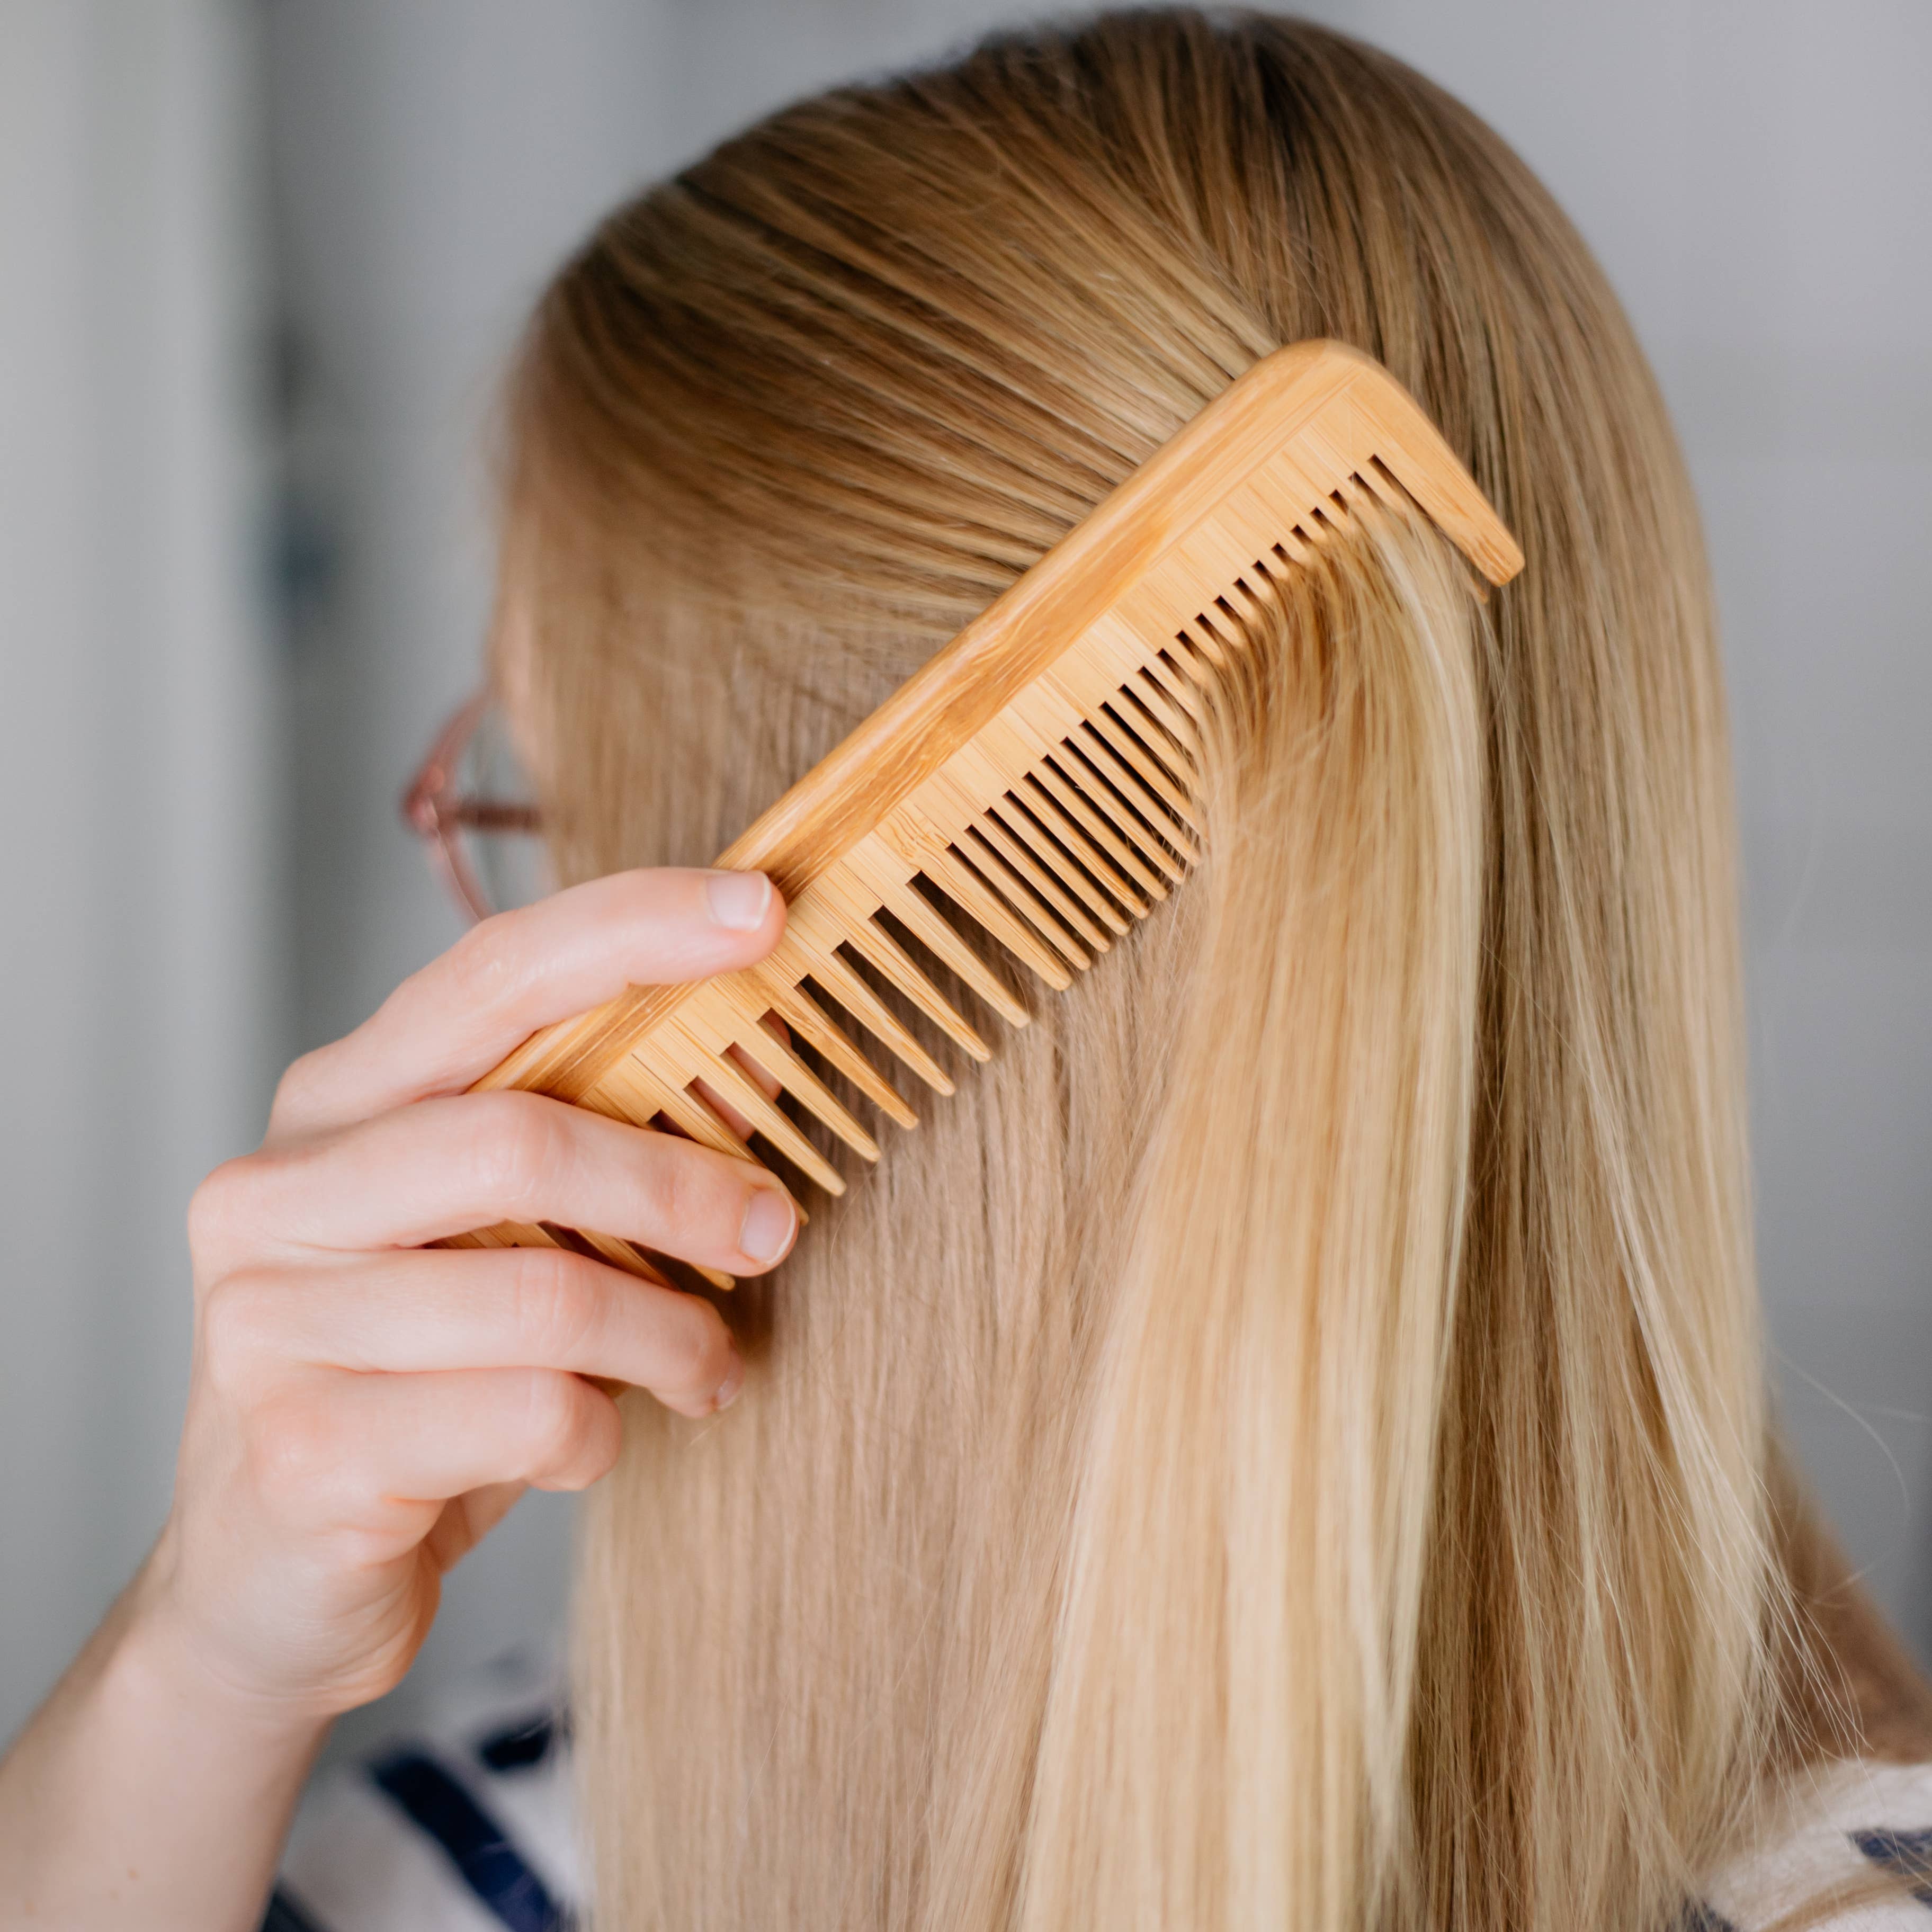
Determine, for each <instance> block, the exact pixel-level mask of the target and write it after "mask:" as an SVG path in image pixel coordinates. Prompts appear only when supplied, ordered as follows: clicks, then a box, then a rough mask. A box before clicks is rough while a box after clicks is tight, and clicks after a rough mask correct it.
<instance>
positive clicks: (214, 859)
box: [0, 0, 284, 1739]
mask: <svg viewBox="0 0 1932 1932" xmlns="http://www.w3.org/2000/svg"><path fill="white" fill-rule="evenodd" d="M253 65H254V55H253V49H252V37H251V20H250V17H249V16H248V13H247V11H246V10H245V7H242V6H239V5H234V4H231V0H0V838H4V840H5V851H6V855H7V864H6V874H5V878H6V883H5V892H4V894H0V1016H4V1021H0V1025H4V1028H5V1055H4V1060H5V1069H6V1074H5V1106H4V1107H0V1333H4V1334H5V1346H4V1347H0V1471H4V1472H5V1480H4V1481H0V1739H4V1738H5V1736H7V1734H8V1733H10V1732H11V1731H12V1730H13V1728H14V1727H15V1726H16V1725H17V1724H18V1723H19V1722H20V1720H21V1719H23V1718H24V1717H25V1716H26V1713H27V1711H28V1709H29V1708H30V1707H31V1705H32V1704H33V1703H34V1702H35V1701H36V1700H37V1699H38V1697H39V1696H40V1694H41V1692H42V1691H43V1690H44V1689H45V1688H46V1685H48V1683H49V1682H51V1681H52V1678H53V1677H54V1676H55V1675H56V1674H57V1673H58V1671H59V1670H60V1669H61V1668H62V1666H63V1665H64V1664H65V1663H66V1661H67V1660H68V1658H69V1657H70V1656H71V1655H72V1654H73V1652H74V1649H75V1648H76V1647H77V1645H78V1644H79V1643H80V1640H81V1639H82V1638H83V1637H84V1636H85V1635H86V1632H87V1631H88V1630H89V1628H91V1627H92V1625H93V1624H94V1622H95V1621H96V1620H97V1619H98V1618H99V1616H101V1613H102V1612H103V1611H104V1610H105V1609H106V1607H107V1604H109V1602H110V1601H111V1600H112V1598H113V1595H114V1594H115V1592H116V1591H117V1590H118V1589H119V1588H120V1586H121V1584H123V1583H124V1582H125V1581H126V1580H127V1577H129V1575H130V1574H131V1573H132V1571H133V1568H134V1567H135V1565H136V1563H137V1562H138V1561H139V1558H140V1556H141V1555H142V1552H143V1551H144V1550H145V1548H146V1547H147V1545H148V1543H149V1542H150V1541H151V1539H152V1538H153V1536H154V1532H155V1530H156V1529H157V1527H158V1526H159V1524H160V1520H161V1517H162V1516H163V1513H164V1511H165V1510H166V1505H167V1499H168V1494H169V1477H170V1474H171V1472H172V1467H173V1461H174V1443H175V1433H176V1430H178V1427H179V1409H180V1404H181V1395H182V1391H183V1390H184V1388H185V1386H186V1382H187V1349H188V1334H189V1296H188V1286H187V1270H186V1265H185V1259H184V1253H183V1249H182V1242H181V1212H182V1208H183V1205H184V1202H185V1201H186V1199H187V1194H188V1192H189V1190H190V1188H192V1187H193V1184H194V1183H195V1181H196V1180H197V1179H198V1178H199V1176H200V1175H202V1172H205V1170H206V1169H208V1168H209V1167H211V1166H213V1165H214V1163H215V1162H216V1161H217V1160H220V1159H221V1158H222V1157H224V1156H225V1155H227V1154H233V1153H236V1152H239V1151H241V1150H242V1148H245V1147H247V1146H248V1145H250V1144H251V1142H253V1141H254V1139H255V1138H256V1137H257V1136H258V1135H259V1134H260V1130H261V1119H262V1115H263V1107H264V1102H265V1098H266V1092H267V1090H268V1086H269V1082H270V1079H271V1078H272V1069H273V1066H274V1064H275V1061H276V1060H277V1059H278V1057H279V1055H280V1053H281V1028H280V1024H279V1019H278V1010H277V1008H278V986H280V984H281V981H282V980H283V978H284V960H283V959H282V956H281V951H280V939H279V933H280V929H281V919H280V912H279V906H278V888H277V885H276V881H275V871H276V870H277V867H278V859H279V853H278V849H277V845H278V822H279V820H280V816H281V813H280V804H279V799H280V793H279V790H278V787H277V786H276V785H275V783H274V782H273V781H272V765H273V762H274V754H275V740H276V737H277V735H278V730H279V720H278V716H277V714H276V710H275V683H276V677H275V664H274V661H273V656H272V649H271V646H270V643H269V637H268V627H267V625H266V622H264V617H265V610H264V605H263V599H262V598H260V596H259V595H257V589H258V584H259V575H260V573H259V571H258V569H257V562H258V557H259V551H260V544H259V541H258V539H259V533H260V526H261V524H262V522H263V513H264V510H265V507H266V506H265V502H264V490H263V480H264V479H263V471H262V469H261V466H260V463H259V461H258V460H257V455H256V453H255V452H256V451H257V441H258V440H257V434H256V430H257V416H258V412H257V410H256V408H255V406H254V405H255V392H256V391H257V387H258V386H257V381H256V377H257V373H258V372H257V356H256V354H255V350H256V348H257V320H258V317H259V315H260V305H259V296H260V287H259V276H258V263H259V259H260V239H261V235H262V233H263V229H262V226H261V224H260V222H259V221H258V220H257V213H258V209H257V206H256V205H255V203H254V197H253V194H252V191H251V184H252V182H253V181H254V178H255V177H256V172H257V171H256V169H255V168H254V164H253V160H252V155H253V148H254V142H253V134H252V115H253V113H254V104H255V103H254V92H255V91H254V84H253V83H254V71H253Z"/></svg>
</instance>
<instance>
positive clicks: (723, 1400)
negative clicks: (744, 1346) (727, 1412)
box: [711, 1355, 745, 1409]
mask: <svg viewBox="0 0 1932 1932" xmlns="http://www.w3.org/2000/svg"><path fill="white" fill-rule="evenodd" d="M744 1386H745V1364H744V1363H743V1361H742V1360H740V1359H739V1357H737V1356H736V1355H733V1357H732V1358H731V1366H730V1367H729V1368H728V1369H727V1370H725V1371H724V1380H723V1381H722V1382H720V1383H719V1384H718V1393H717V1394H715V1396H713V1397H712V1398H711V1406H712V1408H713V1409H729V1408H730V1406H731V1405H732V1404H733V1403H734V1402H736V1400H738V1395H739V1391H740V1390H742V1388H744Z"/></svg>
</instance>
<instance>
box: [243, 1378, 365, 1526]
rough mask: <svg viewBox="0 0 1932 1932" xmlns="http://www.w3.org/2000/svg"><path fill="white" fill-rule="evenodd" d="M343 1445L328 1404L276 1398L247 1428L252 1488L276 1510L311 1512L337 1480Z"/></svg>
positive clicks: (295, 1513) (302, 1515)
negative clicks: (277, 1399) (252, 1477)
mask: <svg viewBox="0 0 1932 1932" xmlns="http://www.w3.org/2000/svg"><path fill="white" fill-rule="evenodd" d="M344 1446H345V1445H344V1444H343V1442H341V1439H340V1433H339V1432H338V1430H337V1429H336V1427H335V1424H334V1421H333V1420H332V1418H331V1417H330V1415H329V1412H328V1409H327V1406H326V1405H325V1404H323V1403H319V1402H317V1401H315V1400H312V1399H311V1400H289V1401H285V1402H282V1403H278V1404H277V1405H276V1406H275V1408H274V1409H272V1410H270V1411H268V1412H265V1413H263V1414H262V1415H260V1416H258V1417H257V1418H256V1421H255V1423H254V1427H252V1429H251V1430H250V1432H249V1439H248V1451H249V1461H250V1463H251V1466H252V1469H253V1472H254V1481H255V1487H256V1489H257V1491H258V1493H260V1495H261V1496H262V1498H263V1500H264V1501H265V1502H266V1503H267V1504H268V1505H269V1507H270V1508H271V1509H272V1510H273V1511H275V1514H278V1515H279V1516H281V1517H294V1518H308V1517H313V1516H314V1515H315V1514H317V1511H318V1508H319V1507H320V1505H321V1504H322V1502H323V1500H324V1499H326V1497H327V1496H329V1495H330V1494H331V1493H332V1492H333V1490H334V1489H335V1486H336V1485H337V1484H338V1482H339V1481H340V1480H341V1472H342V1469H343V1462H344V1455H343V1451H344Z"/></svg>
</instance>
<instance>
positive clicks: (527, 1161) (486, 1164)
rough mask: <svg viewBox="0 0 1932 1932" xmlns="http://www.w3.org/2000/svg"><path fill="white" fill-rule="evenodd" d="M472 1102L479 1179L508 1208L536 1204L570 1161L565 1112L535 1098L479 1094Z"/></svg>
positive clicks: (551, 1189) (473, 1153) (550, 1188)
mask: <svg viewBox="0 0 1932 1932" xmlns="http://www.w3.org/2000/svg"><path fill="white" fill-rule="evenodd" d="M472 1100H473V1103H474V1105H473V1107H472V1115H473V1118H474V1120H475V1135H474V1139H473V1142H472V1148H471V1157H472V1160H473V1161H474V1163H475V1170H476V1178H477V1180H478V1182H479V1184H481V1186H482V1187H484V1190H486V1191H487V1193H488V1195H489V1196H490V1199H492V1200H495V1201H501V1202H503V1203H504V1204H505V1205H508V1206H517V1205H525V1206H532V1207H534V1206H536V1205H539V1204H540V1203H541V1202H542V1201H543V1200H544V1198H545V1197H546V1196H548V1195H550V1193H552V1192H553V1190H554V1187H555V1185H556V1183H557V1182H558V1181H559V1179H560V1178H562V1175H563V1174H564V1173H565V1171H566V1170H567V1169H568V1166H569V1163H570V1157H571V1142H570V1135H569V1131H568V1124H567V1123H566V1122H565V1120H564V1118H563V1115H564V1112H565V1110H564V1109H562V1108H561V1107H559V1106H557V1104H556V1103H555V1102H553V1101H550V1100H544V1099H543V1098H541V1097H540V1096H538V1095H537V1094H517V1093H497V1094H476V1095H475V1096H473V1097H472Z"/></svg>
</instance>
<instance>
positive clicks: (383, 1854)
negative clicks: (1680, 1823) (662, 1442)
mask: <svg viewBox="0 0 1932 1932" xmlns="http://www.w3.org/2000/svg"><path fill="white" fill-rule="evenodd" d="M559 1691H560V1686H559V1680H558V1679H557V1676H556V1673H554V1672H553V1671H552V1670H546V1669H543V1668H539V1667H535V1666H533V1665H532V1664H530V1663H529V1662H528V1661H523V1660H520V1659H517V1658H511V1659H507V1660H505V1661H503V1662H502V1663H501V1664H496V1665H494V1666H493V1667H490V1669H489V1670H487V1671H482V1672H479V1673H475V1676H473V1677H472V1678H471V1679H469V1680H468V1681H467V1682H466V1683H465V1684H464V1685H463V1686H462V1687H461V1688H460V1690H459V1691H458V1694H457V1695H455V1697H452V1699H451V1700H449V1703H447V1705H446V1707H445V1709H444V1711H443V1713H442V1714H441V1715H440V1718H439V1720H438V1721H437V1723H436V1724H434V1725H433V1726H432V1727H431V1728H430V1730H428V1732H427V1733H425V1735H424V1736H422V1737H420V1738H416V1739H410V1740H408V1741H407V1742H399V1743H397V1744H395V1745H392V1746H390V1747H389V1748H387V1749H386V1750H384V1751H380V1752H379V1753H378V1754H377V1755H375V1756H374V1757H371V1758H370V1759H368V1760H367V1761H366V1762H365V1763H362V1764H360V1765H357V1766H352V1767H349V1768H347V1769H338V1770H335V1771H332V1772H329V1773H326V1775H323V1777H322V1778H319V1779H318V1780H317V1781H316V1784H315V1785H314V1788H313V1789H312V1790H311V1791H310V1793H308V1796H306V1797H305V1799H304V1800H303V1802H302V1809H301V1811H300V1813H299V1814H298V1816H297V1817H296V1826H295V1829H294V1832H293V1834H292V1835H291V1836H290V1841H289V1846H288V1850H287V1854H286V1855H285V1857H284V1860H283V1864H282V1874H281V1882H279V1883H278V1885H277V1886H276V1888H275V1897H274V1898H273V1899H272V1900H271V1902H270V1904H269V1913H268V1916H267V1918H266V1919H265V1920H264V1921H263V1928H262V1932H505V1927H508V1932H573V1928H575V1927H577V1926H578V1925H579V1924H580V1915H581V1913H582V1912H583V1904H584V1899H585V1885H584V1879H583V1874H584V1869H585V1867H584V1863H583V1858H582V1855H581V1852H580V1847H579V1845H578V1843H577V1837H576V1833H575V1829H574V1817H573V1812H572V1807H571V1791H570V1736H569V1728H568V1724H567V1723H566V1722H565V1719H564V1716H563V1707H562V1700H561V1697H560V1694H559ZM1880 1872H1883V1873H1889V1874H1890V1875H1891V1876H1893V1877H1894V1878H1896V1879H1899V1880H1900V1881H1901V1882H1902V1885H1903V1889H1901V1890H1900V1891H1897V1892H1895V1893H1894V1894H1892V1895H1891V1896H1888V1897H1879V1898H1870V1899H1866V1900H1862V1901H1861V1902H1859V1903H1855V1904H1853V1905H1852V1906H1849V1907H1848V1908H1846V1909H1844V1910H1842V1911H1841V1912H1838V1913H1837V1914H1836V1915H1834V1916H1828V1917H1827V1918H1824V1919H1823V1920H1821V1921H1819V1923H1820V1927H1821V1932H1932V1764H1918V1765H1903V1766H1900V1765H1878V1764H1844V1765H1836V1766H1832V1767H1830V1768H1829V1769H1826V1771H1824V1772H1821V1773H1820V1775H1818V1776H1817V1778H1816V1779H1814V1781H1812V1783H1811V1784H1810V1785H1809V1786H1808V1787H1806V1788H1805V1790H1803V1791H1802V1793H1799V1795H1798V1796H1796V1798H1795V1799H1793V1803H1792V1809H1791V1814H1790V1817H1787V1818H1786V1819H1785V1820H1783V1821H1782V1822H1781V1824H1780V1826H1778V1829H1775V1830H1774V1831H1772V1832H1771V1833H1770V1834H1769V1838H1768V1842H1767V1843H1766V1844H1765V1845H1763V1846H1760V1847H1759V1848H1758V1849H1757V1850H1755V1851H1754V1852H1752V1853H1751V1855H1750V1856H1748V1857H1747V1858H1742V1859H1740V1860H1739V1861H1738V1863H1737V1864H1736V1865H1734V1866H1733V1867H1731V1868H1730V1869H1729V1870H1726V1871H1724V1872H1723V1873H1720V1874H1719V1875H1718V1876H1717V1877H1716V1878H1715V1879H1713V1880H1712V1882H1711V1883H1710V1884H1709V1885H1708V1886H1707V1887H1706V1891H1705V1897H1704V1898H1703V1900H1700V1901H1699V1902H1698V1903H1695V1904H1694V1905H1692V1906H1691V1907H1690V1908H1689V1909H1687V1911H1686V1912H1685V1915H1684V1920H1683V1932H1764V1928H1765V1927H1768V1926H1769V1925H1770V1924H1772V1923H1773V1921H1775V1920H1776V1919H1777V1918H1778V1916H1779V1915H1780V1914H1781V1912H1783V1911H1784V1910H1785V1909H1787V1908H1788V1907H1789V1906H1790V1904H1791V1903H1793V1902H1795V1901H1796V1900H1800V1899H1804V1898H1808V1897H1814V1896H1817V1895H1818V1894H1822V1893H1825V1892H1827V1891H1829V1892H1833V1893H1836V1892H1838V1891H1841V1890H1846V1889H1849V1888H1856V1887H1859V1886H1860V1885H1861V1882H1864V1881H1868V1880H1869V1879H1871V1878H1872V1877H1873V1876H1874V1875H1875V1874H1876V1873H1880Z"/></svg>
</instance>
